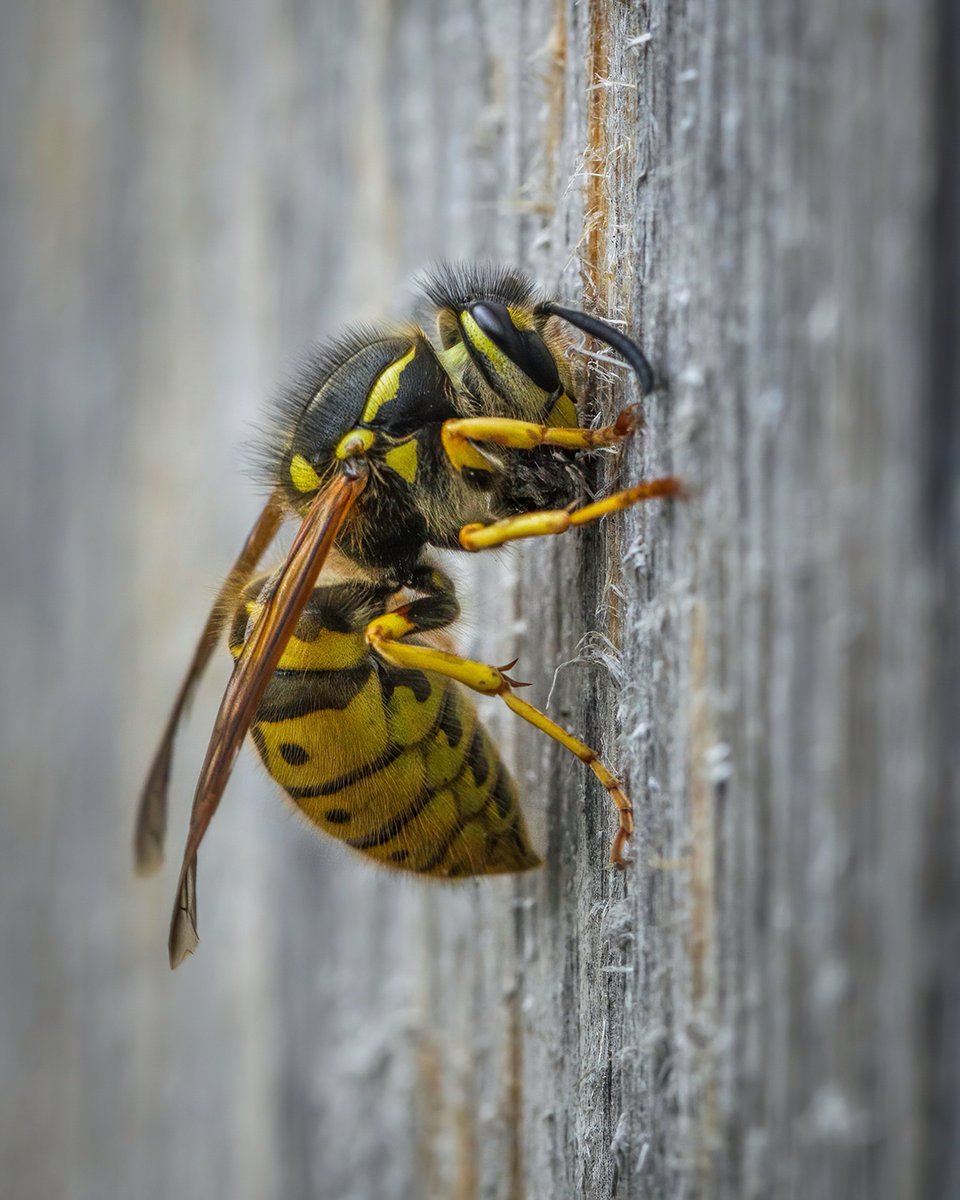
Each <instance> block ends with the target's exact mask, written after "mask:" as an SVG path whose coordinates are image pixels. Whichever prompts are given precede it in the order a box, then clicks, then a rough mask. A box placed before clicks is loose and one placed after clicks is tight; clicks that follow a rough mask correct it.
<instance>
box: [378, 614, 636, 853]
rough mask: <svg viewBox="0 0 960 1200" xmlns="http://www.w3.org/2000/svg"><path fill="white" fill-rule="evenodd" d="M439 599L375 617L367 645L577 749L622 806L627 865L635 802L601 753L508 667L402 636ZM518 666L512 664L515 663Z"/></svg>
mask: <svg viewBox="0 0 960 1200" xmlns="http://www.w3.org/2000/svg"><path fill="white" fill-rule="evenodd" d="M434 599H435V598H434V597H428V598H427V599H426V600H424V601H414V602H413V604H407V605H403V606H402V607H401V608H398V609H395V610H394V611H393V612H389V613H385V614H384V615H383V616H382V617H377V618H376V619H375V620H373V621H371V622H370V624H369V625H368V626H367V629H366V639H367V644H368V645H369V646H370V647H371V649H372V650H373V651H374V652H375V653H376V654H378V655H379V656H380V657H381V658H383V659H386V661H387V662H389V663H393V664H394V666H398V667H407V668H414V669H416V670H420V671H434V672H436V673H437V674H438V675H444V676H446V677H447V678H448V679H454V680H456V681H457V682H458V683H462V684H463V685H464V686H465V687H468V688H471V689H472V690H473V691H475V692H480V693H481V695H486V696H499V697H500V699H501V700H502V701H503V702H504V704H506V706H507V707H508V708H509V709H511V710H512V711H513V712H515V713H516V714H517V716H518V717H522V718H523V719H524V720H525V721H529V723H530V724H531V725H533V726H535V727H536V728H537V729H539V730H541V732H543V733H545V734H546V735H547V737H551V738H553V740H554V741H556V742H559V743H560V745H561V746H565V747H566V748H567V749H568V750H569V751H570V752H571V754H575V755H576V756H577V758H579V759H580V761H581V762H582V763H584V764H585V765H586V766H588V767H589V768H590V770H591V771H592V772H593V773H594V775H596V777H597V778H598V779H599V780H600V782H601V784H602V785H603V786H604V788H605V789H606V791H607V792H608V793H609V795H610V799H611V800H612V801H613V804H614V806H615V807H616V809H617V814H618V817H619V822H620V826H619V828H618V830H617V832H616V835H615V836H614V839H613V846H612V848H611V851H610V861H611V862H612V863H613V864H614V866H616V867H623V866H625V865H626V859H625V858H624V853H623V852H624V847H625V846H626V842H627V839H628V838H629V837H630V835H631V834H632V833H633V807H632V805H631V804H630V801H629V800H628V799H627V796H626V794H625V792H624V790H623V788H622V786H621V785H620V781H619V780H618V779H617V778H616V777H615V776H614V775H613V774H612V773H611V772H610V771H609V770H608V769H607V767H606V766H605V765H604V764H603V763H602V762H601V761H600V759H599V758H598V757H597V752H596V751H595V750H591V748H590V747H589V746H588V745H586V744H585V743H584V742H581V741H580V739H579V738H575V737H574V736H573V735H572V734H569V733H567V731H566V730H565V729H564V728H563V727H562V726H561V725H558V724H557V723H556V721H551V719H550V718H549V717H548V716H547V714H546V713H544V712H541V711H540V709H539V708H535V707H534V706H533V705H532V704H528V703H527V702H526V701H525V700H521V699H519V698H518V697H517V696H515V695H514V694H513V689H514V688H515V687H522V686H523V685H522V684H518V683H517V682H516V681H515V680H513V679H511V678H510V677H509V676H508V675H507V674H506V671H507V670H508V669H509V668H508V667H504V668H500V667H493V666H490V665H489V664H488V663H481V662H475V661H473V660H472V659H469V658H461V657H460V656H459V655H457V654H449V653H447V652H446V651H445V650H435V649H434V648H433V647H431V646H415V645H411V644H410V643H409V642H401V641H400V640H399V639H400V638H403V637H406V635H407V634H410V633H417V632H419V631H420V630H421V628H422V627H421V626H420V625H419V624H418V623H417V619H416V616H417V614H416V612H415V609H416V606H417V605H418V604H429V603H431V602H432V601H433V600H434ZM510 665H511V666H512V665H513V664H512V663H511V664H510Z"/></svg>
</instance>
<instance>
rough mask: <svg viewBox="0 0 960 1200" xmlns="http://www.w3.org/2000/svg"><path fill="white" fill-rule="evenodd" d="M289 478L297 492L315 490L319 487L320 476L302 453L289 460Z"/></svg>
mask: <svg viewBox="0 0 960 1200" xmlns="http://www.w3.org/2000/svg"><path fill="white" fill-rule="evenodd" d="M290 478H291V480H292V481H293V486H294V487H295V488H296V489H297V491H298V492H315V491H317V489H318V488H319V487H320V482H321V480H320V476H319V475H318V474H317V473H316V471H315V470H314V469H313V467H311V466H310V464H309V463H308V462H307V460H306V459H305V458H304V457H303V455H302V454H295V455H294V456H293V458H292V459H291V460H290Z"/></svg>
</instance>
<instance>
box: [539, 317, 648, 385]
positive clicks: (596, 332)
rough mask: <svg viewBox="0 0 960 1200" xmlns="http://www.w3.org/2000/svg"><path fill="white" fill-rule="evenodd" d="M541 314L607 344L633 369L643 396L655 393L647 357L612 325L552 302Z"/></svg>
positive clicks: (634, 343)
mask: <svg viewBox="0 0 960 1200" xmlns="http://www.w3.org/2000/svg"><path fill="white" fill-rule="evenodd" d="M540 312H543V313H548V314H549V315H550V316H554V317H559V318H560V319H561V320H562V321H566V322H568V324H570V325H575V326H576V328H577V329H582V330H583V332H584V333H589V334H590V336H591V337H595V338H597V339H598V341H601V342H606V344H607V345H608V346H610V347H611V348H612V349H614V350H616V351H617V353H618V354H620V355H622V356H623V357H624V358H625V359H626V360H627V362H628V363H629V364H630V366H631V367H633V369H634V371H635V372H636V375H637V379H638V380H639V382H640V390H641V391H642V392H643V394H644V395H645V396H647V395H649V394H650V392H652V391H653V382H654V381H653V368H652V367H651V366H650V363H649V362H648V361H647V356H646V355H645V354H644V353H643V351H642V350H641V349H640V347H639V346H638V345H637V343H636V342H633V341H631V340H630V338H628V337H627V336H626V334H623V333H621V332H620V330H619V329H614V328H613V326H612V325H608V324H607V322H606V321H601V320H600V319H599V317H590V316H588V315H587V314H586V313H582V312H577V310H576V309H575V308H562V307H561V306H560V305H559V304H554V303H552V302H550V301H548V302H547V303H545V304H541V305H540Z"/></svg>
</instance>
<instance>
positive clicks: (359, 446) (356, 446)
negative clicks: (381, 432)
mask: <svg viewBox="0 0 960 1200" xmlns="http://www.w3.org/2000/svg"><path fill="white" fill-rule="evenodd" d="M376 440H377V438H376V434H375V433H374V432H373V431H372V430H370V429H351V430H350V432H349V433H345V434H344V435H343V437H342V438H341V439H340V441H339V442H337V448H336V449H335V450H334V454H335V455H336V456H337V458H340V459H343V458H354V457H356V456H357V455H358V454H366V452H367V451H368V450H369V449H370V447H371V446H372V445H373V443H374V442H375V441H376Z"/></svg>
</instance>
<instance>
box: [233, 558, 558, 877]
mask: <svg viewBox="0 0 960 1200" xmlns="http://www.w3.org/2000/svg"><path fill="white" fill-rule="evenodd" d="M261 587H262V581H261V583H258V584H257V585H254V587H253V588H251V589H248V592H247V593H246V594H245V596H244V599H243V601H242V603H241V607H240V608H239V609H238V613H237V619H236V620H235V622H234V627H233V632H232V635H231V641H230V647H231V651H232V653H233V654H234V657H237V656H239V654H240V652H241V650H242V648H243V645H244V642H245V639H246V636H247V627H248V625H249V621H250V618H251V617H255V616H256V615H257V612H258V609H259V604H258V601H257V600H256V599H255V598H252V596H255V594H256V592H257V591H259V590H260V588H261ZM382 596H383V591H382V589H378V588H376V587H374V586H373V585H369V586H367V585H340V586H333V587H326V588H317V589H316V590H315V591H314V593H313V597H312V599H311V601H310V602H309V604H308V605H307V608H306V609H305V610H304V613H303V616H302V617H301V619H300V623H299V624H298V626H297V629H296V631H295V633H294V636H293V637H292V638H291V639H290V642H289V643H288V645H287V647H286V649H285V650H284V654H283V656H282V658H281V659H280V663H279V666H278V668H277V671H276V672H275V674H274V676H273V679H272V680H271V682H270V684H269V686H268V688H267V690H266V693H265V694H264V697H263V700H262V702H261V704H260V708H259V710H258V713H257V718H256V720H255V722H254V724H253V726H252V730H251V733H252V737H253V740H254V742H255V744H256V747H257V750H258V752H259V754H260V757H261V759H262V760H263V763H264V765H265V766H266V768H267V770H268V771H269V773H270V774H271V775H272V776H273V778H274V779H275V780H276V781H277V783H279V784H280V786H281V787H282V788H283V789H284V791H286V793H287V794H288V795H289V796H290V798H291V799H292V800H293V801H294V803H295V804H296V805H297V806H298V807H299V808H300V809H301V810H302V811H303V812H304V814H305V815H306V816H307V817H309V819H310V820H311V821H312V822H313V823H314V824H316V825H317V826H319V827H320V828H321V829H322V830H324V832H325V833H328V834H330V835H331V836H333V837H335V838H338V839H339V840H340V841H343V842H346V843H347V845H348V846H351V847H352V848H353V849H354V850H357V851H360V852H361V853H363V854H365V855H367V856H369V857H371V858H374V859H376V860H377V861H378V862H380V863H382V864H384V865H385V866H390V867H396V868H400V869H403V870H408V871H413V872H416V873H419V874H424V875H434V876H440V877H447V878H455V877H462V876H468V875H484V874H496V873H500V872H509V871H519V870H524V869H526V868H529V867H534V866H536V865H538V863H539V861H540V860H539V858H538V857H537V855H536V853H535V851H534V850H533V848H532V847H531V845H530V841H529V837H528V835H527V831H526V827H525V825H524V821H523V817H522V814H521V811H520V807H519V802H518V797H517V793H516V788H515V785H514V783H513V780H512V779H511V777H510V774H509V772H508V771H507V769H506V767H505V766H504V765H503V763H502V761H501V759H500V755H499V753H498V751H497V749H496V747H495V745H494V744H493V742H492V741H491V739H490V737H489V736H488V734H487V732H486V730H485V729H484V728H483V726H482V724H481V723H480V721H479V719H478V717H477V713H476V710H475V708H474V706H473V704H472V703H471V701H470V700H469V699H468V697H467V696H466V694H465V693H464V692H463V691H462V690H461V689H460V687H459V686H458V685H456V684H455V683H452V682H451V681H450V680H447V679H444V678H442V677H440V676H437V675H434V674H431V673H429V672H424V671H418V670H408V669H404V668H398V667H395V666H391V665H390V664H387V663H385V662H383V661H382V660H381V659H379V658H377V656H376V655H375V654H374V652H373V651H372V650H371V649H370V648H369V646H368V645H367V643H366V640H365V638H364V629H365V627H366V624H367V622H368V621H369V619H370V618H371V616H372V615H375V609H376V600H377V598H378V597H379V598H382Z"/></svg>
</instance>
